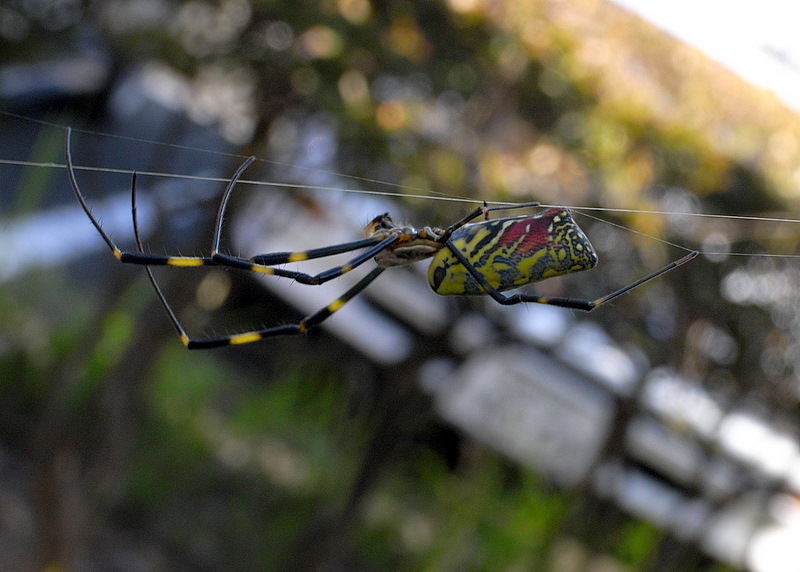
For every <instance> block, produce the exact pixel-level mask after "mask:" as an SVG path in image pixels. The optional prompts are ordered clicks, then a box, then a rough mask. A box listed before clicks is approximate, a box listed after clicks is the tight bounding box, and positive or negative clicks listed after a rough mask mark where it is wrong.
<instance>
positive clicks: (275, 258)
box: [212, 236, 399, 286]
mask: <svg viewBox="0 0 800 572" xmlns="http://www.w3.org/2000/svg"><path fill="white" fill-rule="evenodd" d="M398 240H399V237H397V236H390V237H388V238H385V239H383V240H380V239H378V238H375V239H362V240H355V241H353V242H345V243H343V244H336V245H333V246H326V247H323V248H317V249H314V250H309V251H306V252H289V253H286V252H278V253H275V254H262V255H259V256H255V257H253V258H250V259H247V258H240V257H237V256H229V255H227V254H220V253H219V252H216V253H214V255H213V257H212V260H213V261H214V263H215V264H220V265H224V266H230V267H231V268H240V269H242V270H249V271H250V272H258V273H260V274H270V275H273V276H282V277H285V278H291V279H293V280H297V281H298V282H300V283H301V284H308V285H311V286H316V285H318V284H324V283H325V282H327V281H329V280H333V279H334V278H338V277H339V276H341V275H342V274H345V273H347V272H350V271H351V270H353V269H354V268H357V267H358V266H360V265H362V264H363V263H365V262H366V261H368V260H370V259H372V258H373V257H375V255H377V254H379V253H380V252H382V251H384V250H386V249H387V248H389V247H390V246H391V245H392V244H394V243H395V242H397V241H398ZM376 241H380V242H377V243H376ZM370 245H372V248H369V249H367V250H365V251H364V252H362V253H361V254H359V255H358V256H356V257H354V258H352V259H350V260H348V261H347V262H345V263H344V264H341V265H339V266H334V267H333V268H329V269H328V270H324V271H322V272H320V273H319V274H314V275H311V274H306V273H305V272H299V271H295V270H288V269H286V268H273V267H272V266H267V265H266V264H282V263H284V262H299V261H302V260H309V259H312V258H321V257H324V256H332V255H334V254H340V253H342V252H349V251H352V250H356V249H358V248H364V247H365V246H370ZM262 260H266V261H267V262H266V263H265V262H261V261H262ZM256 261H258V262H256Z"/></svg>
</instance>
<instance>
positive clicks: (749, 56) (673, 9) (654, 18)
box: [613, 0, 800, 111]
mask: <svg viewBox="0 0 800 572" xmlns="http://www.w3.org/2000/svg"><path fill="white" fill-rule="evenodd" d="M613 1H614V3H615V4H617V5H619V6H622V7H623V8H626V9H628V10H631V11H632V12H635V13H637V14H639V15H640V16H642V17H643V18H645V19H646V20H649V21H650V22H652V23H653V24H655V25H656V26H658V27H660V28H662V29H664V30H665V31H667V32H669V33H670V34H672V35H673V36H675V37H677V38H678V39H680V40H682V41H684V42H686V43H688V44H691V45H693V46H696V47H697V48H699V49H701V50H702V51H703V52H705V53H706V54H708V55H709V56H710V57H711V58H713V59H715V60H716V61H718V62H720V63H722V64H724V65H725V66H726V67H728V68H729V69H731V70H732V71H733V72H735V73H737V74H738V75H740V76H741V77H743V78H744V79H746V80H747V81H749V82H751V83H753V84H755V85H757V86H761V87H766V88H769V89H771V90H773V91H774V92H775V93H776V94H777V95H778V97H780V98H781V99H782V100H783V101H784V102H786V103H787V104H788V105H789V106H791V107H792V108H793V109H795V110H797V111H800V34H798V29H797V26H798V22H800V3H795V2H791V1H788V2H787V1H786V0H760V1H758V2H754V1H752V0H751V1H748V2H721V1H709V0H705V1H702V0H701V1H699V2H698V1H697V0H671V1H670V2H664V1H663V0H613Z"/></svg>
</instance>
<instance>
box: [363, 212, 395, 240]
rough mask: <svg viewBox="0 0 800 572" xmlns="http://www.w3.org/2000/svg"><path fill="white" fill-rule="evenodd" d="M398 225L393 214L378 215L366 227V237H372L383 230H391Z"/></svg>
mask: <svg viewBox="0 0 800 572" xmlns="http://www.w3.org/2000/svg"><path fill="white" fill-rule="evenodd" d="M396 227H397V224H395V222H394V220H393V219H392V217H391V215H390V214H389V213H383V214H381V215H378V216H376V217H375V218H374V219H372V220H371V221H370V222H369V223H368V224H367V226H365V227H364V238H367V237H370V236H372V235H373V234H375V233H377V232H380V231H382V230H390V229H393V228H396Z"/></svg>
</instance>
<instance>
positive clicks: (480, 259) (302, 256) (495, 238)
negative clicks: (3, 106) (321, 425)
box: [65, 129, 698, 349]
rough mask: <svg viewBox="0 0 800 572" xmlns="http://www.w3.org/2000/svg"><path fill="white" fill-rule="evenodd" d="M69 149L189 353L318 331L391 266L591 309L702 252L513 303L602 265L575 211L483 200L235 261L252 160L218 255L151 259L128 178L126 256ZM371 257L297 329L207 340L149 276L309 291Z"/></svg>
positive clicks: (455, 290)
mask: <svg viewBox="0 0 800 572" xmlns="http://www.w3.org/2000/svg"><path fill="white" fill-rule="evenodd" d="M65 147H66V161H67V173H68V175H69V181H70V184H71V186H72V190H73V191H74V192H75V196H76V197H77V199H78V202H79V203H80V205H81V207H82V208H83V210H84V212H85V213H86V215H87V216H88V218H89V220H90V221H91V223H92V224H93V225H94V227H95V228H96V229H97V232H98V233H99V234H100V236H101V237H102V238H103V240H104V241H105V243H106V244H107V245H108V247H109V248H110V249H111V252H112V253H113V254H114V256H115V257H116V258H117V259H118V260H119V261H120V262H125V263H130V264H141V265H143V266H144V267H145V270H146V271H147V275H148V277H149V279H150V282H151V283H152V285H153V288H154V290H155V292H156V295H157V296H158V299H159V300H160V302H161V304H162V305H163V306H164V309H165V310H166V312H167V314H168V316H169V319H170V321H171V322H172V325H173V326H174V327H175V329H176V330H177V332H178V335H179V336H180V339H181V341H182V342H183V343H184V345H185V346H186V347H187V348H189V349H201V348H213V347H220V346H227V345H236V344H246V343H250V342H255V341H258V340H263V339H266V338H272V337H275V336H284V335H294V334H302V333H305V332H307V331H308V330H310V329H311V328H314V327H316V326H319V325H320V324H321V323H322V322H323V321H324V320H326V319H328V318H329V317H330V316H331V315H332V314H333V313H334V312H336V311H337V310H339V309H340V308H341V307H342V306H344V305H345V304H346V303H347V302H349V301H350V300H351V299H353V298H354V297H355V296H357V295H358V294H360V293H361V292H362V291H363V290H364V289H365V288H366V287H367V286H368V285H369V284H370V283H371V282H372V281H373V280H375V279H376V278H377V277H378V276H380V275H381V274H382V273H383V271H384V270H386V269H387V268H391V267H394V266H408V265H410V264H413V263H415V262H418V261H420V260H425V259H428V258H430V259H432V260H431V262H430V267H429V269H428V282H429V284H430V286H431V288H433V290H434V292H436V293H437V294H440V295H443V296H462V295H488V296H490V297H492V298H493V299H494V300H495V301H497V302H498V303H500V304H503V305H514V304H520V303H536V304H550V305H553V306H560V307H562V308H573V309H577V310H585V311H590V310H593V309H594V308H596V307H597V306H599V305H601V304H604V303H606V302H608V301H609V300H613V299H614V298H617V297H618V296H621V295H622V294H625V293H626V292H628V291H630V290H632V289H633V288H636V287H637V286H640V285H641V284H644V283H645V282H648V281H650V280H652V279H653V278H656V277H658V276H661V275H662V274H664V273H665V272H668V271H670V270H672V269H674V268H676V267H678V266H680V265H682V264H685V263H686V262H688V261H689V260H691V259H693V258H694V257H695V256H697V254H698V252H697V251H692V252H690V253H689V254H687V255H685V256H683V257H682V258H680V259H678V260H675V261H673V262H670V263H669V264H667V265H666V266H663V267H662V268H660V269H658V270H656V271H655V272H652V273H650V274H648V275H647V276H645V277H644V278H640V279H639V280H636V281H635V282H632V283H631V284H628V285H627V286H624V287H622V288H620V289H619V290H615V291H614V292H611V293H610V294H606V295H605V296H602V297H600V298H597V299H595V300H580V299H575V298H557V297H542V296H537V295H533V294H523V293H517V294H513V295H510V296H506V295H505V294H503V293H502V292H503V291H505V290H509V289H512V288H517V287H519V286H524V285H525V284H529V283H532V282H538V281H540V280H544V279H546V278H550V277H553V276H560V275H563V274H571V273H573V272H579V271H582V270H589V269H591V268H593V267H594V266H595V265H596V264H597V254H596V253H595V251H594V248H593V247H592V245H591V243H590V242H589V239H588V238H587V237H586V235H585V234H584V233H583V231H582V230H581V229H580V228H579V227H578V225H577V224H576V223H575V221H574V220H573V219H572V216H571V214H570V211H569V210H568V209H566V208H564V207H559V208H550V209H548V210H545V211H543V212H540V213H537V214H532V215H523V216H515V217H508V218H499V219H492V220H490V219H489V213H491V212H496V211H505V210H511V209H523V208H534V207H538V206H539V203H536V202H529V203H521V204H513V205H497V206H488V205H487V204H486V203H485V202H484V204H483V206H480V207H477V208H475V209H474V210H472V211H471V212H470V213H469V214H467V215H466V216H465V217H464V218H462V219H461V220H459V221H458V222H456V223H454V224H451V225H450V226H448V227H447V228H444V229H442V228H434V227H428V226H426V227H424V228H422V229H416V228H413V227H410V226H404V225H400V224H397V223H396V222H394V220H393V219H392V217H391V216H390V215H389V213H383V214H381V215H378V216H376V217H375V218H374V219H372V221H370V222H369V223H368V224H367V225H366V226H365V227H364V232H363V238H360V239H358V240H353V241H351V242H345V243H342V244H335V245H331V246H323V247H321V248H315V249H312V250H306V251H302V252H273V253H269V254H260V255H257V256H253V257H251V258H242V257H238V256H230V255H228V254H224V253H222V252H220V240H221V236H222V221H223V216H224V213H225V209H226V206H227V204H228V200H229V199H230V195H231V192H232V191H233V188H234V187H235V185H236V182H237V181H238V180H239V178H240V177H241V176H242V173H243V172H244V171H245V169H247V167H248V166H249V165H250V164H251V163H252V162H253V161H254V160H255V157H250V158H248V159H247V160H246V161H245V162H244V163H243V164H242V165H241V166H240V167H239V169H238V170H237V171H236V173H235V174H234V175H233V177H232V178H231V179H230V181H229V182H228V185H227V187H226V188H225V192H224V193H223V196H222V200H221V201H220V205H219V208H218V210H217V216H216V222H215V225H214V236H213V242H212V247H211V253H210V255H208V256H158V255H153V254H146V253H144V251H143V249H142V243H141V240H140V238H139V225H138V220H137V215H136V174H135V173H134V175H133V178H132V181H131V212H132V218H133V230H134V237H135V241H136V247H137V251H136V252H126V251H122V250H120V249H119V248H118V247H117V246H116V244H115V243H114V242H113V241H112V240H111V238H110V237H109V236H108V234H106V232H105V231H104V230H103V228H102V226H101V225H100V223H99V221H98V220H97V219H96V218H95V216H94V215H93V214H92V212H91V210H90V209H89V206H88V205H87V203H86V200H85V198H84V196H83V193H82V192H81V190H80V188H79V187H78V182H77V180H76V178H75V171H74V168H73V164H72V155H71V152H70V130H69V129H68V130H67V138H66V145H65ZM481 217H482V218H483V220H481V221H480V222H474V223H473V222H472V221H474V220H476V219H479V218H481ZM470 223H472V224H470ZM362 249H364V250H363V252H361V253H360V254H358V255H356V256H355V257H353V258H352V259H350V260H349V261H347V262H345V263H344V264H342V265H339V266H334V267H333V268H330V269H328V270H325V271H323V272H320V273H319V274H316V275H310V274H306V273H303V272H299V271H294V270H289V269H287V268H282V267H278V268H276V267H275V265H280V264H285V263H288V262H301V261H304V260H310V259H314V258H324V257H327V256H333V255H336V254H342V253H347V252H354V251H357V250H362ZM370 259H374V260H375V262H376V263H377V266H376V267H375V268H374V269H373V270H372V271H370V272H369V273H368V274H366V275H365V276H364V277H363V278H361V280H359V281H358V282H357V283H356V284H355V285H354V286H352V287H351V288H350V289H349V290H347V291H346V292H345V293H344V294H342V295H341V296H340V297H338V298H337V299H336V300H334V301H333V302H331V303H330V304H328V305H327V306H325V307H324V308H322V309H320V310H318V311H316V312H314V313H313V314H310V315H308V316H306V317H304V318H303V319H301V320H300V321H299V322H298V323H296V324H283V325H278V326H274V327H268V328H263V329H259V330H254V331H250V332H245V333H241V334H235V335H229V336H221V337H209V338H190V337H189V336H188V335H187V334H186V331H185V330H184V329H183V326H181V324H180V322H179V320H178V318H177V316H176V315H175V312H174V311H173V310H172V308H171V307H170V305H169V303H168V302H167V300H166V298H165V296H164V294H163V292H162V291H161V288H160V287H159V286H158V283H157V282H156V280H155V278H154V276H153V273H152V270H151V269H150V266H182V267H190V266H227V267H230V268H238V269H241V270H247V271H250V272H259V273H262V274H271V275H273V276H283V277H286V278H291V279H293V280H296V281H297V282H300V283H302V284H309V285H317V284H323V283H325V282H328V281H329V280H333V279H335V278H338V277H340V276H342V275H343V274H345V273H347V272H350V271H351V270H353V269H355V268H357V267H358V266H360V265H362V264H363V263H365V262H367V261H368V260H370Z"/></svg>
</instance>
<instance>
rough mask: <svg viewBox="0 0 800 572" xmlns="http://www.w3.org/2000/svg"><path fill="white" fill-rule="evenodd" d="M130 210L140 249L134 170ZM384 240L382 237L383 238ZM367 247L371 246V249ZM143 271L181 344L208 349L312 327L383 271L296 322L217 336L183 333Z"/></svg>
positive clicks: (376, 271) (152, 280)
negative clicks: (196, 335) (198, 335)
mask: <svg viewBox="0 0 800 572" xmlns="http://www.w3.org/2000/svg"><path fill="white" fill-rule="evenodd" d="M131 214H132V217H133V235H134V238H135V241H136V248H137V249H138V251H139V252H140V253H141V251H142V241H141V239H140V237H139V222H138V217H137V215H136V174H135V173H134V175H133V182H132V187H131ZM383 242H386V241H383ZM371 250H374V248H373V249H371ZM144 269H145V272H147V277H148V278H149V279H150V283H151V284H152V285H153V289H154V290H155V292H156V296H158V299H159V301H160V302H161V305H162V306H163V307H164V310H166V312H167V315H168V316H169V319H170V322H172V325H173V327H174V328H175V330H176V331H177V332H178V335H179V336H180V338H181V341H182V342H183V344H184V345H185V346H186V347H187V348H189V349H208V348H216V347H221V346H229V345H237V344H248V343H251V342H257V341H259V340H263V339H266V338H273V337H276V336H287V335H298V334H303V333H305V332H307V331H308V330H310V329H311V328H314V327H316V326H319V325H320V324H321V323H322V322H323V321H325V320H327V319H328V318H330V317H331V315H332V314H333V313H334V312H336V311H337V310H338V309H340V308H341V307H342V306H344V305H345V304H346V303H347V302H349V301H350V300H351V299H353V298H354V297H355V296H357V295H358V294H360V293H361V292H362V291H363V290H364V288H366V287H367V286H369V284H370V283H371V282H372V281H373V280H375V279H376V278H377V277H378V276H379V275H380V274H381V272H383V270H384V269H383V268H380V267H378V268H375V269H374V270H372V272H370V273H369V274H367V275H366V276H364V277H363V278H362V279H361V280H359V281H358V282H357V283H356V284H355V285H354V286H353V287H352V288H350V289H349V290H348V291H347V292H345V293H344V294H342V295H341V296H339V297H338V298H337V299H336V300H334V301H333V302H331V303H330V304H328V305H327V306H325V307H324V308H322V309H320V310H318V311H316V312H314V313H313V314H310V315H308V316H306V317H305V318H303V319H302V320H300V321H299V322H298V323H297V324H283V325H280V326H274V327H271V328H262V329H260V330H253V331H250V332H244V333H241V334H234V335H231V336H221V337H215V338H190V337H189V336H188V335H187V334H186V330H184V329H183V326H182V325H181V323H180V321H179V320H178V317H177V316H176V315H175V312H174V311H173V310H172V307H171V306H170V305H169V302H167V299H166V297H165V296H164V293H163V292H162V290H161V288H160V287H159V285H158V282H157V281H156V279H155V276H153V271H152V270H151V269H150V266H149V265H147V264H145V265H144Z"/></svg>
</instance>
